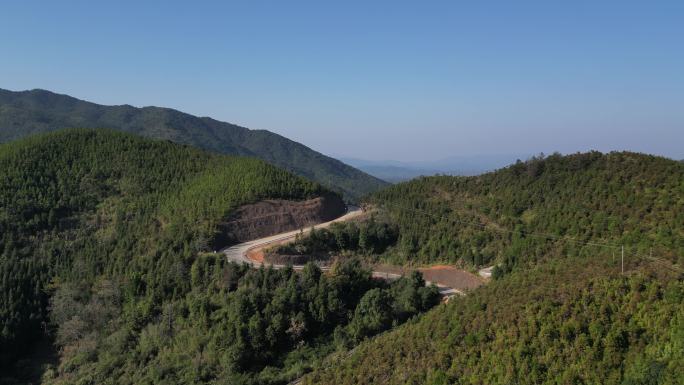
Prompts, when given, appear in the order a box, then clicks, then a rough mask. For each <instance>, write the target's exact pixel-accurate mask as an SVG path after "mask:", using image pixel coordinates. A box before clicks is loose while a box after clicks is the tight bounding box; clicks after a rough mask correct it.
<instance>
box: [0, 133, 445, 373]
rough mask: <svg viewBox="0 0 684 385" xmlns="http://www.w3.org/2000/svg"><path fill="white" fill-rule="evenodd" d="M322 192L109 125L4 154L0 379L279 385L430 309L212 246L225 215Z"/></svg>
mask: <svg viewBox="0 0 684 385" xmlns="http://www.w3.org/2000/svg"><path fill="white" fill-rule="evenodd" d="M321 195H326V196H331V195H334V193H331V192H330V191H329V190H327V189H326V188H324V187H322V186H321V185H319V184H317V183H315V182H311V181H309V180H306V179H304V178H302V177H299V176H295V175H292V174H290V173H289V172H287V171H285V170H281V169H278V168H276V167H274V166H272V165H269V164H268V163H266V162H264V161H262V160H259V159H254V158H243V157H233V156H225V155H217V154H212V153H207V152H204V151H201V150H198V149H196V148H193V147H190V146H184V145H179V144H175V143H171V142H168V141H158V140H151V139H147V138H142V137H139V136H135V135H131V134H127V133H122V132H117V131H112V130H85V129H70V130H64V131H59V132H54V133H48V134H40V135H37V136H32V137H29V138H26V139H22V140H19V141H16V142H12V143H8V144H3V145H0V234H2V237H1V238H0V322H1V324H0V383H2V384H3V385H5V384H25V383H27V382H28V381H29V380H30V381H32V382H34V383H35V382H36V381H38V380H40V381H41V382H42V383H44V384H73V383H98V384H117V385H119V384H140V383H148V384H162V383H198V384H206V383H221V382H225V383H235V384H266V383H273V384H283V383H286V382H288V381H290V380H292V379H293V378H296V377H298V376H301V374H303V373H304V372H306V371H307V370H309V369H308V368H309V367H310V366H312V365H314V364H315V362H317V360H320V357H322V356H324V355H326V354H328V353H330V352H331V351H334V350H335V349H336V347H337V346H353V345H355V344H357V343H358V342H360V341H362V340H363V339H365V338H367V337H369V336H372V335H373V334H376V333H378V332H381V331H383V330H386V329H388V328H390V327H392V326H393V325H397V324H399V323H401V322H403V321H405V320H407V319H409V318H410V317H411V316H413V315H415V314H417V313H419V312H422V311H425V310H427V309H428V308H430V307H432V306H434V305H435V304H436V303H437V300H438V292H437V289H436V288H434V287H425V282H424V281H423V280H422V278H420V277H419V276H417V277H409V278H405V279H401V280H398V281H396V282H393V283H391V284H388V283H384V282H382V281H377V280H375V279H373V278H372V277H371V274H370V271H367V270H366V269H364V268H363V267H362V266H361V265H360V264H359V263H358V261H350V262H346V263H339V264H337V265H335V267H334V268H333V270H332V271H331V272H330V273H329V274H323V273H322V272H321V270H320V269H319V268H317V267H316V266H313V265H309V266H307V267H306V269H305V270H304V272H302V273H301V274H300V273H295V272H294V271H292V269H284V270H278V271H276V270H270V269H261V270H254V269H249V268H248V267H246V266H238V265H235V264H231V263H228V262H227V261H226V258H225V256H224V255H223V254H220V253H214V252H212V250H211V249H210V248H209V247H210V246H209V245H210V244H211V243H212V242H211V241H212V238H213V237H215V236H216V230H217V223H219V221H221V220H223V219H225V218H226V217H228V216H230V214H231V213H232V212H233V211H234V210H235V209H236V208H237V207H240V206H242V205H244V204H246V203H252V202H256V201H260V200H263V199H269V198H270V199H287V200H304V199H310V198H313V197H317V196H321ZM42 339H45V340H46V342H47V343H44V344H42V347H43V349H44V348H45V347H46V346H49V345H50V344H52V343H54V344H55V346H56V349H57V352H58V357H57V359H56V361H54V362H52V363H50V364H49V365H47V366H46V365H44V363H43V362H42V361H40V360H37V359H36V357H37V356H41V355H44V354H38V355H33V354H32V353H33V352H31V347H32V346H34V343H36V342H39V340H42ZM27 354H28V355H27ZM36 375H39V376H40V377H41V378H36Z"/></svg>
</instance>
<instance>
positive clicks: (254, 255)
mask: <svg viewBox="0 0 684 385" xmlns="http://www.w3.org/2000/svg"><path fill="white" fill-rule="evenodd" d="M247 258H249V259H251V260H252V261H254V262H258V263H263V262H264V250H263V249H262V248H261V247H258V248H256V249H252V250H248V251H247Z"/></svg>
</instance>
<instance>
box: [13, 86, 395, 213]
mask: <svg viewBox="0 0 684 385" xmlns="http://www.w3.org/2000/svg"><path fill="white" fill-rule="evenodd" d="M0 127H1V128H2V129H0V143H6V142H9V141H12V140H17V139H20V138H24V137H27V136H30V135H35V134H39V133H46V132H51V131H56V130H60V129H65V128H106V129H112V130H118V131H124V132H128V133H130V134H135V135H141V136H144V137H148V138H153V139H163V140H170V141H173V142H175V143H180V144H186V145H191V146H195V147H198V148H201V149H204V150H207V151H211V152H216V153H220V154H228V155H239V156H250V157H256V158H260V159H262V160H265V161H267V162H269V163H271V164H273V165H275V166H277V167H280V168H283V169H286V170H288V171H290V172H292V173H295V174H297V175H300V176H303V177H305V178H308V179H310V180H313V181H317V182H319V183H320V184H322V185H324V186H326V187H328V188H329V189H332V190H334V191H337V192H341V193H342V194H343V195H344V197H345V198H346V199H348V200H352V201H356V200H358V199H359V198H360V197H362V196H363V195H365V194H368V193H370V192H373V191H376V190H378V189H380V188H382V187H385V186H387V183H386V182H384V181H382V180H380V179H378V178H376V177H374V176H371V175H368V174H366V173H364V172H363V171H360V170H358V169H356V168H354V167H351V166H349V165H347V164H344V163H342V162H340V161H339V160H337V159H334V158H331V157H328V156H325V155H323V154H321V153H319V152H317V151H314V150H312V149H311V148H309V147H306V146H304V145H303V144H301V143H298V142H295V141H292V140H290V139H288V138H285V137H283V136H281V135H278V134H275V133H273V132H270V131H267V130H250V129H248V128H245V127H241V126H238V125H235V124H231V123H226V122H221V121H218V120H215V119H211V118H208V117H197V116H193V115H190V114H186V113H183V112H181V111H177V110H174V109H171V108H162V107H144V108H136V107H133V106H129V105H123V106H104V105H100V104H95V103H90V102H87V101H84V100H79V99H76V98H73V97H71V96H68V95H60V94H56V93H53V92H50V91H46V90H39V89H37V90H31V91H21V92H13V91H8V90H3V89H0Z"/></svg>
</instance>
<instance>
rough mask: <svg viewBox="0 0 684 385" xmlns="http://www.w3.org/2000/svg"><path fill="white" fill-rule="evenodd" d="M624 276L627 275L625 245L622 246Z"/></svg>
mask: <svg viewBox="0 0 684 385" xmlns="http://www.w3.org/2000/svg"><path fill="white" fill-rule="evenodd" d="M622 274H625V245H622Z"/></svg>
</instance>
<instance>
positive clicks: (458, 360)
mask: <svg viewBox="0 0 684 385" xmlns="http://www.w3.org/2000/svg"><path fill="white" fill-rule="evenodd" d="M372 203H373V204H374V206H375V207H376V209H377V210H378V213H379V215H378V216H379V217H380V218H382V220H383V221H385V222H386V223H388V224H389V225H392V226H396V227H397V229H398V240H397V243H396V244H395V245H394V246H392V247H390V248H389V249H388V250H387V251H386V252H385V253H384V254H383V256H382V257H383V258H387V259H389V260H394V261H409V262H413V261H417V262H418V263H430V262H436V261H447V262H455V263H462V264H464V265H471V266H472V265H483V264H491V263H498V265H497V267H496V268H495V269H494V273H495V280H494V281H492V282H490V283H489V284H488V285H486V286H484V287H482V288H479V289H477V290H475V291H473V292H472V293H470V294H469V295H468V296H467V297H465V298H456V299H454V300H452V301H451V302H450V303H449V304H448V306H445V307H439V308H437V309H435V310H433V311H431V312H429V313H428V314H427V315H425V316H423V317H422V318H421V319H420V320H418V321H417V322H413V323H407V324H405V325H403V326H401V327H399V328H398V329H396V330H393V331H391V332H389V333H387V334H384V335H382V336H380V337H378V338H376V339H374V340H372V341H368V342H365V343H363V344H362V345H361V346H360V347H358V348H357V349H355V350H354V352H353V354H352V355H351V356H350V357H331V358H330V362H328V363H327V364H326V365H324V366H323V367H322V368H321V369H319V370H317V371H315V372H314V373H313V374H311V375H309V376H307V377H306V378H305V380H304V383H305V384H329V383H336V384H357V383H379V384H426V383H427V384H559V383H561V384H683V383H684V376H682V370H681V368H682V366H683V365H684V268H683V267H682V266H683V263H682V262H684V261H683V260H682V256H684V167H683V166H682V164H680V163H678V162H675V161H671V160H667V159H664V158H659V157H653V156H647V155H641V154H634V153H611V154H607V155H603V154H600V153H595V152H593V153H587V154H576V155H571V156H565V157H563V156H560V155H552V156H550V157H547V158H544V157H539V158H534V159H531V160H530V161H528V162H526V163H523V162H518V163H517V164H514V165H512V166H510V167H508V168H505V169H503V170H500V171H497V172H494V173H490V174H486V175H482V176H478V177H467V178H463V177H447V176H438V177H431V178H422V179H419V180H415V181H412V182H408V183H403V184H400V185H397V186H394V187H392V188H390V189H387V190H385V191H382V192H379V193H377V194H375V195H374V196H373V197H372ZM303 243H305V242H303ZM621 244H624V245H626V249H627V253H626V254H627V260H626V266H625V267H626V271H625V274H624V275H623V274H621V273H620V272H621V267H620V262H619V261H620V260H619V255H620V254H619V253H620V249H619V248H617V249H616V248H615V247H614V246H617V245H621ZM651 249H652V251H653V253H652V255H653V256H652V257H651V254H650V253H649V251H650V250H651ZM616 254H617V255H616ZM376 319H380V320H381V319H382V318H381V317H376Z"/></svg>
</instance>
